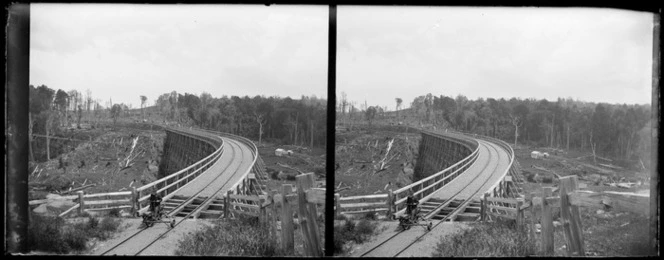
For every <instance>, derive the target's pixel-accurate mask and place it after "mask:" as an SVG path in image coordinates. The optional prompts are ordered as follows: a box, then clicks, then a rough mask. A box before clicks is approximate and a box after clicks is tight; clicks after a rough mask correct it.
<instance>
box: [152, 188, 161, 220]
mask: <svg viewBox="0 0 664 260" xmlns="http://www.w3.org/2000/svg"><path fill="white" fill-rule="evenodd" d="M160 204H161V197H160V196H159V195H157V194H156V193H152V194H150V212H152V214H153V216H157V213H158V212H159V205H160Z"/></svg>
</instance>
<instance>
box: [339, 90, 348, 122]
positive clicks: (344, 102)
mask: <svg viewBox="0 0 664 260" xmlns="http://www.w3.org/2000/svg"><path fill="white" fill-rule="evenodd" d="M347 106H348V97H347V96H346V92H343V91H342V92H341V118H344V115H345V113H346V107H347ZM348 114H349V117H350V111H349V112H348Z"/></svg>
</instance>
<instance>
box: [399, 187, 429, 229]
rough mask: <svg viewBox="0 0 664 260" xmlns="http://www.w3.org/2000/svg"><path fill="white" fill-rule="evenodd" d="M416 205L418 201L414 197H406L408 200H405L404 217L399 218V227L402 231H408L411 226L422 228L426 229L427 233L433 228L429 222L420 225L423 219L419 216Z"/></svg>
mask: <svg viewBox="0 0 664 260" xmlns="http://www.w3.org/2000/svg"><path fill="white" fill-rule="evenodd" d="M418 204H419V201H418V200H417V199H416V198H415V197H413V196H412V195H410V196H408V199H407V200H406V207H407V208H406V215H404V216H399V227H400V228H401V229H402V230H408V229H410V227H411V226H423V227H426V229H427V231H430V230H431V227H432V226H433V224H432V223H431V222H429V223H428V224H427V223H424V224H422V223H420V221H423V220H425V219H424V218H423V217H422V216H421V215H420V209H419V207H418Z"/></svg>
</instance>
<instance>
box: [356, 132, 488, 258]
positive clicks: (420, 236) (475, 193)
mask: <svg viewBox="0 0 664 260" xmlns="http://www.w3.org/2000/svg"><path fill="white" fill-rule="evenodd" d="M478 141H480V140H478ZM480 142H486V141H480ZM487 143H488V142H487ZM487 149H493V150H494V151H496V156H497V157H500V152H499V151H498V149H497V148H496V146H494V145H487ZM491 158H492V156H491V153H490V152H489V158H488V159H487V160H486V163H485V164H484V166H483V167H482V169H481V171H480V173H478V174H477V175H476V176H475V177H473V179H472V180H471V181H470V182H469V183H473V182H474V181H475V180H477V178H479V177H480V176H481V175H482V173H483V172H485V170H486V168H487V167H488V166H489V165H490V164H491ZM498 159H499V158H498ZM498 166H499V165H496V168H497V167H498ZM489 179H490V178H489V177H487V178H486V179H485V180H484V181H483V182H482V184H481V185H479V187H478V188H477V189H476V190H475V191H473V192H472V194H471V195H469V196H467V197H466V199H465V200H464V201H463V202H462V203H461V204H460V205H459V206H457V207H456V208H455V209H454V210H453V211H452V212H450V213H449V214H447V215H446V216H445V217H444V218H443V219H441V220H439V221H438V222H437V223H435V224H434V225H433V227H432V228H431V230H434V229H435V228H436V227H437V226H438V225H440V224H441V223H443V222H445V221H447V220H448V219H449V218H450V217H451V216H455V215H456V214H457V213H459V212H460V211H461V210H464V209H465V207H466V206H467V205H468V204H469V203H470V202H471V201H472V198H473V197H474V196H475V195H477V193H479V192H480V191H481V189H482V187H484V186H485V185H486V183H487V182H488V181H489ZM464 191H465V189H461V190H459V191H458V192H456V193H455V194H454V195H453V196H451V197H450V198H448V199H446V200H445V201H444V202H443V203H442V204H441V205H440V206H438V207H437V208H435V209H434V210H432V211H431V212H436V210H437V209H439V208H442V207H447V206H448V205H449V204H450V203H451V202H452V201H453V200H455V199H457V198H458V197H459V195H460V194H461V193H462V192H464ZM431 217H432V214H428V215H427V216H425V219H429V218H431ZM405 231H406V230H403V229H402V230H400V231H399V232H397V233H395V234H394V235H392V236H390V237H388V238H387V239H386V240H384V241H382V242H381V243H379V244H378V245H376V246H374V247H372V248H371V249H369V250H367V251H366V252H364V253H362V254H361V255H360V256H361V257H365V256H368V255H369V254H370V253H372V252H374V251H376V250H377V249H379V248H382V247H383V246H384V245H386V244H387V243H388V242H390V241H392V240H393V239H395V238H397V237H398V236H399V235H401V234H402V233H404V232H405ZM428 233H429V232H424V233H423V234H421V235H417V236H416V238H415V239H413V240H411V242H409V243H408V244H407V245H406V246H405V247H404V248H402V249H401V250H399V251H398V252H397V253H396V254H394V255H392V257H397V256H399V255H400V254H402V253H403V252H404V251H406V250H407V249H409V248H410V247H412V246H413V245H414V244H416V243H417V242H419V241H420V240H421V239H422V238H423V237H424V236H426V235H427V234H428ZM402 244H403V243H402Z"/></svg>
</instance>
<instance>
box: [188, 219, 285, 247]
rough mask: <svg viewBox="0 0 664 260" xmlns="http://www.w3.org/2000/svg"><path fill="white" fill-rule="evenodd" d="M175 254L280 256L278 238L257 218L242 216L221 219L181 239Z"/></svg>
mask: <svg viewBox="0 0 664 260" xmlns="http://www.w3.org/2000/svg"><path fill="white" fill-rule="evenodd" d="M175 254H176V255H205V256H217V255H225V256H279V255H282V252H281V250H280V249H279V247H278V245H277V243H276V240H275V239H274V238H272V237H270V231H269V229H268V227H267V226H264V225H261V224H260V223H259V221H258V219H257V218H252V217H243V216H241V217H240V218H238V219H231V220H229V221H224V222H219V223H218V224H217V225H214V226H211V227H206V228H204V229H203V230H199V231H197V232H195V233H190V234H189V235H187V236H186V237H184V238H183V239H182V240H180V241H179V242H178V249H177V250H176V252H175Z"/></svg>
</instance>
